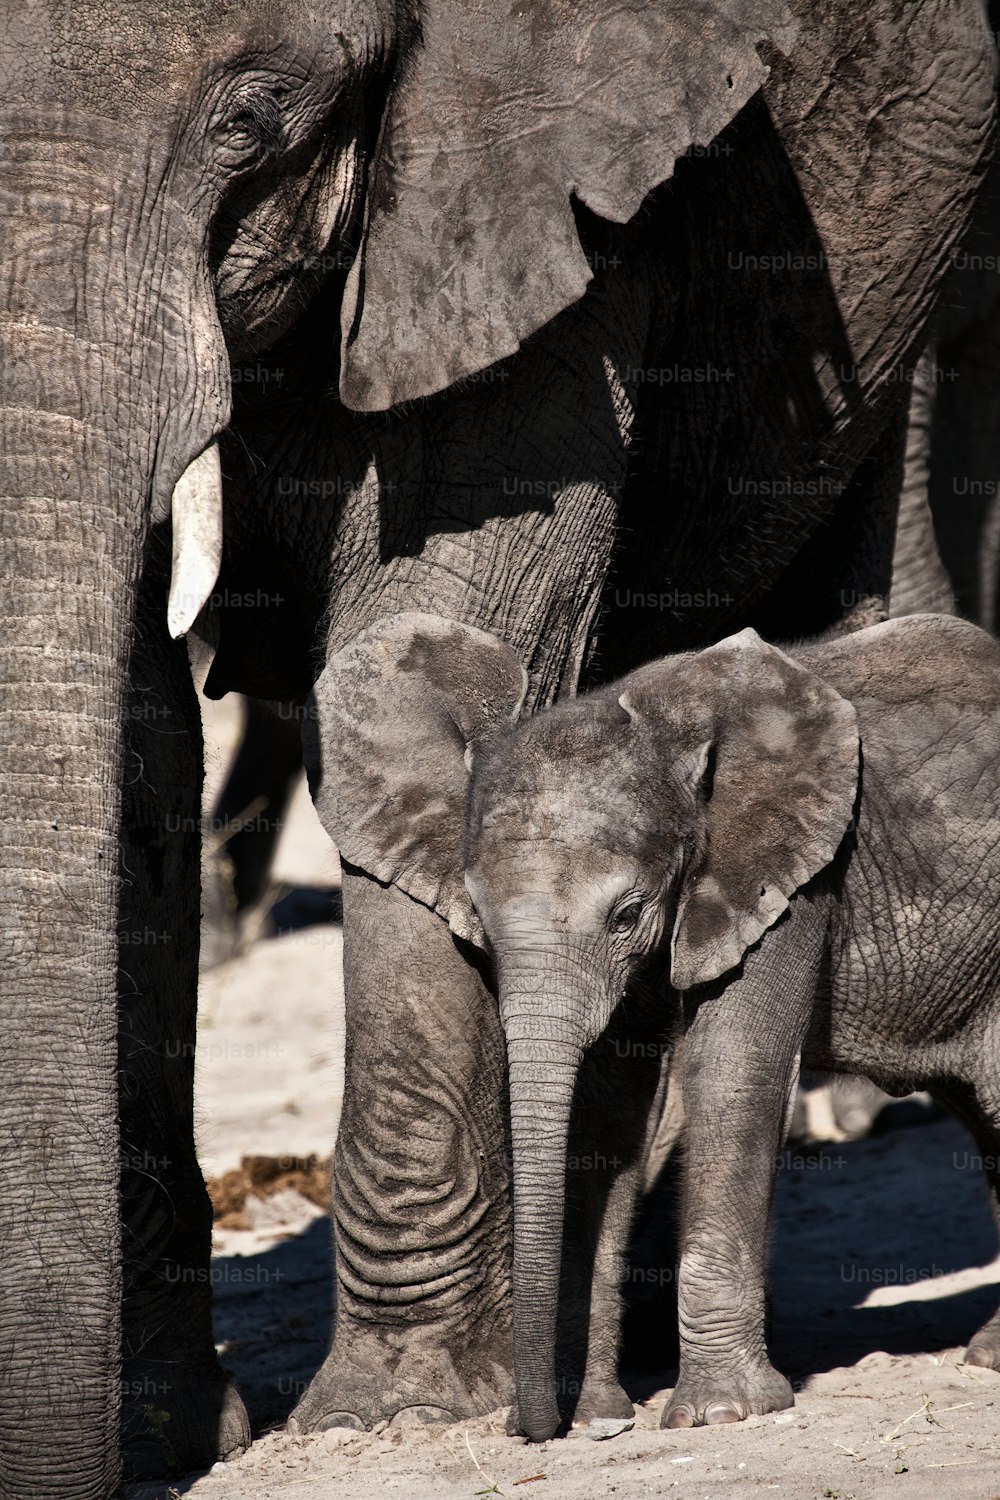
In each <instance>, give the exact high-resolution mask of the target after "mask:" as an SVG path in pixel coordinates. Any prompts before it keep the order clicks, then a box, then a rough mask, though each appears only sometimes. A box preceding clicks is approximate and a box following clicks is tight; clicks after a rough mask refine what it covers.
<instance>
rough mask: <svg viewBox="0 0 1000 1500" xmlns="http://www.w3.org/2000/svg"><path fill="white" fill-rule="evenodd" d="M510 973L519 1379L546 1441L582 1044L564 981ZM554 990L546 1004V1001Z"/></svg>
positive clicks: (506, 1017) (505, 998)
mask: <svg viewBox="0 0 1000 1500" xmlns="http://www.w3.org/2000/svg"><path fill="white" fill-rule="evenodd" d="M510 968H511V966H510V965H504V964H503V963H501V966H500V1010H501V1015H502V1017H503V1023H504V1029H505V1031H506V1034H507V1060H508V1065H509V1070H510V1117H511V1138H512V1144H513V1152H514V1162H513V1167H514V1171H513V1177H514V1379H515V1386H516V1391H517V1411H518V1420H519V1423H520V1427H521V1430H522V1432H524V1434H525V1435H526V1436H527V1437H529V1438H532V1439H533V1440H534V1441H535V1442H543V1441H544V1440H545V1439H546V1438H550V1437H552V1435H553V1433H554V1432H555V1431H556V1428H557V1427H558V1426H559V1421H560V1413H559V1405H558V1401H557V1396H556V1378H555V1353H556V1315H557V1312H558V1306H559V1274H560V1267H561V1262H562V1241H563V1220H564V1216H565V1206H566V1153H567V1142H568V1139H569V1122H570V1111H571V1108H572V1103H573V1090H574V1087H575V1085H576V1077H577V1072H578V1070H579V1067H580V1060H581V1057H582V1055H583V1041H582V1031H581V1027H580V1026H579V1025H578V1024H576V1023H575V1022H574V1021H573V1020H570V1019H568V1018H567V1017H566V1016H565V1015H564V1014H563V1012H562V1010H561V1008H560V1004H559V1001H560V999H561V998H564V997H565V996H566V994H567V987H566V983H565V977H564V976H562V975H560V976H556V975H555V974H554V973H551V972H549V973H542V972H541V971H536V973H535V974H533V975H532V974H525V973H524V972H523V970H521V971H520V972H518V970H519V969H520V966H519V965H518V966H516V968H515V972H514V974H511V972H510ZM547 984H551V985H552V991H551V999H550V1000H549V1001H548V1003H546V1002H545V1001H544V1000H542V999H541V997H542V996H544V995H545V993H546V985H547ZM556 985H557V986H558V989H556ZM581 1014H582V1007H581Z"/></svg>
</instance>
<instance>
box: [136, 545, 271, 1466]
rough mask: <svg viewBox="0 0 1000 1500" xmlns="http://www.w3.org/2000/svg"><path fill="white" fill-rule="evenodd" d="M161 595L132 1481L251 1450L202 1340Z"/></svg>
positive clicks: (148, 876) (196, 806)
mask: <svg viewBox="0 0 1000 1500" xmlns="http://www.w3.org/2000/svg"><path fill="white" fill-rule="evenodd" d="M163 591H164V585H163V582H162V581H160V582H159V584H157V580H156V576H155V570H154V573H153V576H152V578H150V576H149V573H148V572H147V577H146V578H145V579H144V582H143V586H142V589H141V593H140V601H139V611H138V628H137V631H136V643H135V646H134V649H133V654H132V662H131V677H130V692H129V699H128V709H127V715H126V736H125V775H124V785H123V792H122V811H123V818H122V823H123V834H122V884H121V897H120V904H119V982H120V987H119V997H120V998H119V1016H120V1035H119V1068H120V1098H121V1130H122V1177H121V1186H122V1208H123V1218H124V1229H123V1234H124V1241H123V1264H124V1291H125V1304H124V1384H123V1396H124V1402H123V1440H124V1445H125V1454H126V1467H127V1470H128V1471H129V1472H130V1473H132V1474H133V1475H136V1476H162V1475H164V1474H170V1473H185V1472H187V1471H189V1470H191V1469H193V1468H198V1467H202V1466H204V1465H206V1464H209V1463H211V1462H213V1461H214V1460H215V1459H217V1458H220V1457H227V1456H232V1455H234V1454H235V1453H238V1452H240V1451H242V1449H243V1448H244V1447H246V1445H247V1444H248V1442H249V1428H248V1424H247V1418H246V1413H245V1411H244V1409H243V1404H242V1402H241V1401H240V1399H239V1397H238V1396H237V1395H236V1393H235V1391H233V1389H232V1387H231V1386H230V1385H229V1384H228V1382H227V1380H226V1378H225V1376H224V1375H223V1373H222V1371H221V1370H220V1368H219V1364H218V1360H217V1358H216V1354H215V1344H214V1340H213V1336H212V1307H211V1277H210V1270H209V1262H210V1257H211V1242H212V1211H211V1205H210V1203H209V1200H208V1194H207V1192H206V1190H205V1183H204V1179H203V1178H202V1175H201V1170H200V1168H199V1166H198V1162H197V1159H196V1157H195V1150H194V1118H193V1089H194V1047H195V1012H196V1005H197V995H198V917H199V893H200V881H199V869H200V853H201V784H202V738H201V719H200V714H199V711H198V704H197V701H196V699H195V694H194V686H193V683H192V679H191V673H190V670H189V668H188V660H187V650H186V647H185V645H184V643H183V642H175V641H171V640H170V638H169V636H168V635H167V631H166V619H165V612H164V609H163Z"/></svg>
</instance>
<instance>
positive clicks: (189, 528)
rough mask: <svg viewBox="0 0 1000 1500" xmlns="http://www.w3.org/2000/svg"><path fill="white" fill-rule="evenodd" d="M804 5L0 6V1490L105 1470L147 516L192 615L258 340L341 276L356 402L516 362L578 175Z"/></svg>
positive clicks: (613, 191)
mask: <svg viewBox="0 0 1000 1500" xmlns="http://www.w3.org/2000/svg"><path fill="white" fill-rule="evenodd" d="M790 34H791V28H790V26H789V25H788V22H787V18H786V15H785V10H784V4H783V0H753V3H751V4H749V5H746V6H741V7H739V8H738V10H737V11H735V12H734V13H733V15H732V16H730V15H729V14H728V13H727V12H725V11H718V10H717V9H716V7H715V6H714V5H713V4H711V3H710V0H695V3H693V4H690V5H683V6H679V5H678V6H674V5H672V4H670V5H655V6H654V5H643V6H635V7H630V8H625V9H616V8H612V9H610V10H608V9H607V8H606V7H605V6H604V5H603V4H602V3H599V0H584V3H582V4H579V5H574V6H572V7H571V6H568V5H564V4H562V3H559V4H555V3H553V4H545V5H541V4H539V5H535V4H529V5H524V6H503V7H500V9H499V10H497V9H496V7H494V6H493V5H490V4H487V3H485V0H462V3H458V0H427V4H426V6H424V5H421V6H419V7H418V6H417V4H416V3H415V0H405V3H404V0H401V3H399V4H394V3H393V0H340V3H337V0H324V3H323V4H318V3H315V0H286V3H283V4H281V5H278V4H275V3H273V0H208V3H205V0H198V3H195V0H171V3H170V4H167V5H156V4H152V3H151V4H148V5H144V4H142V3H137V0H108V3H104V0H102V3H101V4H97V3H94V0H82V3H80V4H74V5H73V6H66V5H64V4H61V3H59V4H57V3H56V0H39V3H37V4H32V5H26V6H17V7H15V8H14V10H13V11H12V12H11V13H10V14H9V15H8V17H7V20H6V23H5V31H4V36H3V42H2V47H0V245H2V247H3V253H2V259H0V497H2V498H0V535H2V537H3V541H4V543H5V547H6V554H5V563H6V565H7V566H6V568H5V573H6V579H7V582H6V585H5V597H4V609H3V623H4V626H5V627H6V628H5V630H4V632H3V639H2V642H0V672H2V673H3V674H4V682H5V697H4V706H3V722H2V724H0V743H2V744H3V746H4V748H5V751H8V752H9V753H10V757H11V760H10V763H9V765H8V766H6V767H5V772H9V773H10V774H9V775H5V781H6V782H7V783H8V784H11V785H13V787H14V796H13V797H12V798H11V801H10V804H9V806H8V807H7V808H6V809H5V811H4V814H3V818H2V820H0V821H2V823H3V827H4V839H5V867H4V870H3V873H2V876H0V903H2V906H3V917H4V927H5V933H6V936H7V952H6V953H5V958H4V964H3V966H2V969H0V983H2V984H3V987H4V992H5V995H6V1000H5V1010H4V1037H5V1049H6V1056H7V1062H6V1063H5V1066H6V1068H7V1071H6V1072H5V1085H4V1088H5V1098H4V1111H5V1113H4V1114H3V1118H2V1121H0V1125H2V1129H0V1138H2V1139H0V1158H2V1159H0V1179H2V1193H0V1221H2V1222H0V1238H3V1240H4V1243H5V1245H6V1246H7V1253H8V1255H9V1256H10V1257H11V1259H12V1264H13V1265H14V1266H15V1268H16V1269H15V1271H10V1272H8V1271H5V1280H4V1295H3V1296H2V1297H0V1466H2V1465H6V1466H7V1468H6V1470H5V1471H4V1472H3V1473H2V1475H0V1487H3V1488H5V1491H9V1492H10V1493H12V1494H13V1493H17V1494H19V1495H25V1496H27V1495H30V1494H36V1493H44V1494H45V1495H46V1496H48V1497H54V1496H56V1495H59V1494H69V1493H72V1494H73V1495H74V1496H83V1495H88V1496H90V1495H104V1494H106V1493H110V1492H111V1491H112V1490H113V1489H114V1487H115V1483H116V1473H117V1468H116V1458H115V1447H116V1443H115V1438H116V1406H117V1396H116V1387H117V1362H118V1343H117V1316H118V1315H117V1303H118V1281H119V1276H118V1256H119V1250H118V1244H117V1187H118V1158H117V1139H116V1129H115V1119H116V1093H115V1086H116V1079H115V968H116V949H115V916H116V902H117V857H116V856H117V845H116V830H117V827H118V818H119V808H120V797H119V790H118V788H119V779H120V769H121V761H122V751H121V719H122V703H123V689H124V682H125V676H126V672H127V665H128V658H129V649H130V642H131V637H132V631H133V620H134V611H135V596H136V590H137V584H138V580H139V577H140V573H141V570H142V568H143V565H144V558H145V557H146V556H147V553H146V543H147V540H148V538H149V536H150V528H151V526H155V525H157V524H159V523H162V524H163V525H164V526H165V524H166V522H167V518H168V516H172V538H173V540H172V547H173V579H172V584H171V588H170V596H169V606H168V611H167V619H168V621H169V628H170V631H171V633H172V634H173V635H175V636H178V635H180V634H182V633H183V632H184V631H185V630H186V629H187V628H188V627H189V626H190V625H191V623H192V622H193V620H194V619H195V617H196V616H197V614H198V613H199V611H200V609H201V608H202V606H203V604H204V602H205V600H206V598H207V597H208V596H209V595H210V593H211V591H212V588H213V585H214V581H215V578H216V572H217V567H218V560H219V553H220V536H221V478H220V466H219V459H218V450H217V448H216V438H217V437H218V435H219V433H220V432H221V431H222V430H223V429H224V428H225V427H226V424H227V422H228V420H229V414H230V387H231V380H232V360H233V359H241V360H242V359H245V358H246V357H247V356H248V355H252V354H253V353H254V352H255V351H257V350H263V349H265V348H266V347H268V346H269V345H270V344H271V343H273V341H275V340H276V339H277V338H278V337H279V336H281V335H282V334H283V333H284V332H285V331H286V330H288V329H289V328H290V327H291V326H292V325H293V324H294V322H295V320H296V319H298V318H300V317H301V316H302V313H303V310H304V309H305V307H306V306H307V304H308V301H309V295H310V291H311V289H313V288H314V287H316V286H318V285H319V283H320V282H321V281H323V280H324V279H325V278H337V277H339V278H341V281H342V298H341V305H342V331H343V338H342V349H341V351H340V370H339V380H340V388H341V392H342V395H343V398H344V400H345V401H346V402H347V404H348V405H353V406H355V407H357V408H371V409H382V408H386V407H388V406H391V405H393V404H394V403H396V402H398V401H400V400H403V399H412V398H415V397H418V396H421V395H423V394H427V393H430V392H432V391H435V390H439V389H443V388H445V387H447V386H448V384H449V383H450V382H452V381H454V380H455V379H457V378H459V377H461V376H463V375H466V374H469V373H470V372H472V371H474V370H476V369H479V368H482V367H484V366H486V365H488V364H489V363H491V362H492V361H493V360H495V359H497V358H499V357H501V356H503V355H506V354H509V353H510V352H511V351H512V350H514V349H515V348H516V347H517V346H518V344H519V342H520V341H521V340H523V339H524V338H525V337H527V335H529V334H530V333H531V332H532V331H533V330H534V329H536V328H538V327H539V326H540V325H541V324H542V323H544V322H545V321H546V320H547V319H548V318H550V317H551V316H552V315H553V314H554V313H556V312H558V311H559V310H560V309H561V308H563V307H565V306H567V305H568V304H569V303H570V302H572V301H573V300H574V299H575V298H577V297H579V296H580V294H581V293H582V292H583V290H584V287H585V285H586V283H587V281H588V279H589V277H590V267H589V266H588V264H587V261H586V259H585V257H584V255H583V252H582V250H581V248H580V243H579V241H578V239H577V236H576V231H575V224H574V217H573V198H574V195H575V196H576V197H577V198H578V199H579V200H581V201H582V202H584V203H585V204H587V205H588V206H589V208H590V209H592V210H593V211H595V212H596V213H598V214H601V215H604V216H606V217H608V218H611V219H616V220H626V219H628V218H629V217H630V216H631V215H632V214H633V213H634V212H635V210H636V209H637V208H638V206H639V204H640V202H641V200H642V198H643V196H644V195H645V194H646V193H647V192H648V190H649V189H650V188H652V187H653V186H654V184H656V183H657V182H659V181H662V180H663V179H664V178H666V177H668V176H669V175H670V172H671V170H672V167H673V163H674V160H675V158H676V157H677V156H678V155H679V154H680V153H682V152H683V151H684V150H685V149H686V148H687V147H689V146H691V145H692V144H695V143H704V142H708V141H710V140H711V139H712V138H713V137H714V136H715V135H716V134H717V132H718V131H719V130H721V129H722V128H723V127H724V126H725V125H726V124H727V123H728V121H729V120H730V119H731V118H732V117H733V115H734V114H735V113H736V111H737V110H739V108H740V107H741V106H742V105H743V104H744V103H745V102H746V101H747V100H748V99H749V97H750V96H751V94H752V93H753V92H754V91H755V89H756V88H757V87H758V85H759V84H760V83H761V81H762V80H763V78H764V77H765V75H766V71H767V70H766V68H765V66H764V64H763V63H762V62H761V60H760V58H759V56H758V53H757V43H758V42H759V41H760V40H762V39H765V38H767V39H769V40H770V41H771V42H772V43H774V44H776V45H777V46H778V47H779V48H780V47H782V46H785V45H787V42H788V39H789V37H790ZM359 247H362V251H363V253H361V254H357V253H356V252H357V251H358V248H359ZM337 358H338V351H336V350H334V349H331V373H333V372H334V371H335V369H336V361H337ZM69 1223H72V1224H74V1225H76V1226H78V1227H79V1233H78V1234H77V1233H74V1236H73V1238H72V1248H71V1247H70V1246H69V1245H68V1244H67V1241H66V1233H65V1231H66V1225H67V1224H69ZM56 1450H57V1451H58V1453H60V1454H61V1455H62V1458H61V1459H60V1460H59V1461H56V1460H55V1459H54V1457H53V1453H54V1451H56Z"/></svg>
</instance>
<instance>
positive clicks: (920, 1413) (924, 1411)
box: [882, 1391, 941, 1443]
mask: <svg viewBox="0 0 1000 1500" xmlns="http://www.w3.org/2000/svg"><path fill="white" fill-rule="evenodd" d="M930 1407H931V1398H930V1396H928V1394H927V1392H926V1391H921V1392H920V1406H919V1407H918V1408H917V1410H916V1411H913V1412H911V1413H910V1415H909V1416H908V1417H904V1418H903V1420H902V1421H901V1422H900V1423H899V1424H898V1426H896V1427H894V1428H893V1429H892V1431H891V1432H886V1433H883V1435H882V1441H883V1443H891V1442H892V1440H893V1438H894V1437H895V1436H896V1434H897V1433H900V1432H902V1430H903V1428H904V1427H906V1426H907V1425H908V1424H909V1423H910V1422H913V1421H915V1420H916V1418H917V1417H926V1418H927V1420H928V1422H933V1423H934V1426H935V1427H940V1426H941V1423H940V1422H939V1421H938V1419H937V1417H935V1416H934V1415H933V1413H932V1412H931V1409H930Z"/></svg>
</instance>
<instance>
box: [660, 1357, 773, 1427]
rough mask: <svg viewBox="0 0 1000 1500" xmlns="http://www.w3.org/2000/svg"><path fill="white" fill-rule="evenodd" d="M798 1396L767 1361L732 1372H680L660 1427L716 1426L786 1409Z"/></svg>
mask: <svg viewBox="0 0 1000 1500" xmlns="http://www.w3.org/2000/svg"><path fill="white" fill-rule="evenodd" d="M794 1404H795V1397H794V1396H793V1394H792V1388H791V1386H790V1385H789V1384H788V1381H787V1380H786V1379H785V1377H784V1375H779V1374H778V1371H777V1370H776V1369H775V1368H774V1366H773V1365H769V1364H765V1365H762V1366H758V1367H756V1368H753V1369H749V1370H740V1371H739V1372H737V1373H734V1374H732V1375H704V1374H701V1373H700V1372H699V1373H698V1374H692V1375H685V1374H683V1373H682V1374H681V1376H680V1379H679V1380H678V1382H677V1388H676V1390H675V1391H674V1393H673V1395H672V1396H671V1398H670V1400H669V1401H668V1402H667V1405H666V1407H665V1408H664V1412H663V1416H662V1417H661V1419H660V1426H661V1427H714V1426H716V1425H717V1424H718V1423H721V1422H742V1421H743V1420H744V1419H745V1418H746V1417H749V1416H758V1417H759V1416H763V1415H764V1413H765V1412H769V1411H784V1409H785V1407H786V1406H794Z"/></svg>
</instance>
